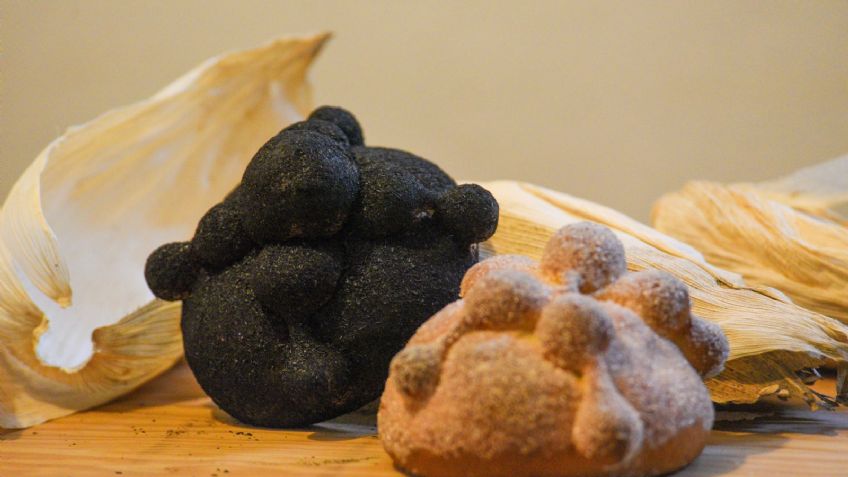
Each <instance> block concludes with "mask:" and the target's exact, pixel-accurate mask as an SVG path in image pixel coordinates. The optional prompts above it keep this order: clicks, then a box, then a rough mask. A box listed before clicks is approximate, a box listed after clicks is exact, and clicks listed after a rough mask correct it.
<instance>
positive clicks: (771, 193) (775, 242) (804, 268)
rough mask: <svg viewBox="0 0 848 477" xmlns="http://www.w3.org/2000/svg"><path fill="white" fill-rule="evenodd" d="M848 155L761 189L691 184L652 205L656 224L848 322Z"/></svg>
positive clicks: (722, 263)
mask: <svg viewBox="0 0 848 477" xmlns="http://www.w3.org/2000/svg"><path fill="white" fill-rule="evenodd" d="M846 201H848V156H845V157H842V158H839V159H836V160H834V161H830V162H826V163H824V164H821V165H819V166H815V167H811V168H806V169H801V170H799V171H798V172H796V173H794V174H792V175H790V176H787V177H785V178H783V179H778V180H776V181H772V182H767V183H762V184H746V183H742V184H719V183H715V182H703V181H699V182H690V183H688V184H686V186H685V187H684V188H683V189H682V190H680V191H678V192H673V193H669V194H666V195H664V196H663V197H661V198H660V200H659V201H657V203H656V204H655V206H654V210H653V223H654V226H655V227H656V228H657V229H658V230H661V231H663V232H666V233H668V234H670V235H672V236H674V237H677V238H678V239H680V240H682V241H684V242H686V243H689V244H691V245H693V246H695V247H697V248H698V250H700V251H701V252H703V254H704V256H705V257H706V258H707V260H708V261H709V262H710V263H713V264H715V265H716V266H719V267H722V268H725V269H728V270H732V271H734V272H737V273H739V274H741V275H742V276H743V277H745V280H747V281H748V282H750V283H755V284H760V285H766V286H771V287H775V288H777V289H779V290H781V291H783V292H784V293H786V294H787V295H788V296H789V297H790V298H791V299H792V300H793V301H794V302H795V303H797V304H799V305H801V306H803V307H805V308H809V309H811V310H814V311H817V312H819V313H821V314H824V315H827V316H830V317H833V318H836V319H838V320H840V321H842V322H843V323H846V324H848V227H846V226H845V225H846V224H845V223H844V222H843V221H842V219H841V218H840V217H839V215H838V214H837V213H836V212H835V211H834V210H832V209H831V207H833V206H836V205H839V204H840V203H843V202H846Z"/></svg>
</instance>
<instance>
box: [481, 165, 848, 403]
mask: <svg viewBox="0 0 848 477" xmlns="http://www.w3.org/2000/svg"><path fill="white" fill-rule="evenodd" d="M482 185H483V186H484V187H486V188H487V189H488V190H490V191H491V192H492V193H493V194H494V195H495V197H496V198H497V199H498V202H499V203H500V206H501V217H500V223H499V226H498V231H497V233H496V234H495V236H494V237H492V238H491V239H490V240H489V241H488V242H486V243H485V244H484V247H483V250H484V253H486V254H490V255H491V254H505V253H506V254H523V255H528V256H530V257H533V258H539V256H540V255H541V252H542V250H543V247H544V245H545V243H546V242H547V240H548V238H549V237H550V235H551V234H552V233H553V232H554V231H555V230H557V229H559V228H560V227H562V226H563V225H566V224H569V223H573V222H578V221H581V220H591V221H594V222H598V223H601V224H604V225H606V226H608V227H610V228H612V229H613V231H614V232H615V233H616V235H617V236H618V237H619V238H620V239H621V241H622V243H623V244H624V246H625V249H626V252H627V262H628V268H629V269H631V270H643V269H646V268H654V269H660V270H664V271H666V272H669V273H671V274H673V275H675V276H676V277H678V278H680V279H681V280H683V281H684V282H685V283H686V284H687V285H689V290H690V296H691V298H692V306H693V311H694V313H695V314H697V315H698V316H701V317H703V318H705V319H707V320H710V321H713V322H715V323H717V324H719V325H720V326H721V328H722V330H723V331H724V333H725V334H726V335H727V338H728V340H729V342H730V356H729V359H728V361H727V364H726V366H725V370H724V372H722V373H721V374H720V375H719V376H717V377H715V378H712V379H710V380H709V381H707V386H708V387H709V389H710V393H711V395H712V398H713V401H715V402H718V403H753V402H756V401H758V400H759V399H760V398H762V397H764V396H768V395H772V394H776V395H778V396H781V397H784V396H794V397H798V398H801V399H803V400H805V401H806V402H807V403H809V404H810V405H811V406H813V407H817V406H825V407H827V406H830V405H832V404H833V403H834V401H833V400H832V399H831V398H829V397H827V396H823V395H821V394H818V393H816V392H815V391H813V390H811V389H810V388H809V387H808V386H807V385H806V384H804V382H803V381H802V379H800V378H799V377H798V375H797V372H798V371H800V370H803V369H805V368H811V367H817V366H821V365H822V364H825V363H844V362H845V361H846V360H848V326H846V325H845V324H843V323H840V322H839V321H837V320H835V319H833V318H829V317H827V316H824V315H821V314H818V313H815V312H813V311H810V310H807V309H805V308H802V307H800V306H797V305H795V304H793V303H792V302H791V301H790V300H789V299H788V298H787V297H786V296H785V295H783V294H782V293H781V292H779V291H777V290H776V289H774V288H769V287H765V286H757V285H752V284H748V283H746V282H745V281H744V280H743V279H742V277H741V276H739V275H737V274H735V273H732V272H728V271H726V270H722V269H720V268H717V267H715V266H712V265H710V264H709V263H707V262H706V261H705V260H704V257H703V256H702V255H701V254H700V253H699V252H698V251H697V250H695V249H694V248H692V247H691V246H689V245H686V244H684V243H682V242H680V241H678V240H676V239H674V238H672V237H669V236H667V235H664V234H663V233H661V232H658V231H657V230H654V229H652V228H650V227H648V226H646V225H644V224H641V223H639V222H637V221H635V220H633V219H631V218H629V217H627V216H625V215H624V214H621V213H619V212H617V211H615V210H612V209H609V208H607V207H603V206H600V205H598V204H595V203H592V202H590V201H587V200H583V199H578V198H576V197H572V196H569V195H566V194H562V193H559V192H555V191H551V190H548V189H545V188H542V187H538V186H534V185H531V184H524V183H517V182H491V183H486V184H482ZM844 380H845V375H844V373H843V374H842V375H840V383H839V389H840V391H842V390H843V389H844Z"/></svg>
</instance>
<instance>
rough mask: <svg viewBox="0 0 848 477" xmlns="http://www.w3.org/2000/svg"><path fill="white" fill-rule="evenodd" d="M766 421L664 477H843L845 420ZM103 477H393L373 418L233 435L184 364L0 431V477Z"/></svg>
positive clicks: (777, 412)
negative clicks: (102, 402) (99, 399)
mask: <svg viewBox="0 0 848 477" xmlns="http://www.w3.org/2000/svg"><path fill="white" fill-rule="evenodd" d="M822 386H824V387H827V386H830V387H832V386H833V383H832V381H825V382H823V383H822ZM766 411H767V412H762V409H758V411H757V413H755V414H752V413H743V412H721V413H720V416H721V417H722V418H725V419H730V420H722V421H719V422H718V423H717V426H716V427H717V429H716V430H714V431H713V433H712V436H711V437H710V440H709V445H708V447H707V448H706V449H705V450H704V453H703V455H701V457H700V458H698V460H697V461H695V462H694V463H693V464H692V465H691V466H689V467H688V468H687V469H685V470H683V471H681V472H679V473H677V474H675V476H676V477H695V476H699V477H700V476H745V477H757V476H768V477H778V476H787V477H788V476H792V477H796V476H803V477H816V476H826V477H846V476H848V411H846V410H840V411H834V412H828V411H820V412H811V411H809V410H807V409H806V408H804V407H802V406H791V405H783V406H776V407H771V408H768V409H766ZM755 416H760V417H758V418H756V419H744V420H735V419H741V418H743V417H744V418H750V417H755ZM115 475H120V476H126V477H130V476H176V475H180V476H182V475H185V476H198V477H237V476H248V477H263V476H328V477H329V476H397V475H403V474H401V473H400V472H398V471H397V470H396V469H394V467H393V466H392V462H391V459H390V458H389V457H388V456H387V455H386V453H385V452H384V451H383V449H382V446H381V445H380V441H379V439H377V435H376V427H375V425H374V418H373V416H367V415H350V416H345V417H343V418H340V419H337V420H335V421H331V422H327V423H322V424H319V425H315V426H312V427H310V428H307V429H303V430H286V431H281V430H270V429H257V428H253V427H249V426H244V425H241V424H239V423H238V422H235V421H234V420H233V419H231V418H230V417H229V416H227V415H226V414H224V413H222V412H221V411H219V410H218V409H217V408H216V407H215V405H214V404H212V403H211V401H210V400H209V399H208V398H206V397H205V396H204V395H203V392H202V391H201V390H200V388H199V387H198V386H197V384H196V383H195V381H194V379H193V377H192V376H191V373H190V371H189V370H188V368H187V367H186V366H185V364H181V365H179V366H177V367H176V368H174V369H173V370H172V371H170V372H168V373H167V374H165V375H164V376H161V377H160V378H158V379H156V380H155V381H153V382H151V383H149V384H147V385H146V386H144V387H142V388H141V389H139V390H138V391H136V392H135V393H133V394H131V395H129V396H127V397H125V398H123V399H121V400H119V401H116V402H113V403H111V404H109V405H106V406H102V407H100V408H97V409H95V410H92V411H88V412H83V413H79V414H76V415H72V416H69V417H65V418H62V419H58V420H56V421H52V422H48V423H46V424H42V425H40V426H36V427H34V428H31V429H25V430H19V431H12V430H0V477H20V476H49V477H62V476H115Z"/></svg>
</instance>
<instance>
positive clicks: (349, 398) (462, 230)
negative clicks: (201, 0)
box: [145, 107, 498, 427]
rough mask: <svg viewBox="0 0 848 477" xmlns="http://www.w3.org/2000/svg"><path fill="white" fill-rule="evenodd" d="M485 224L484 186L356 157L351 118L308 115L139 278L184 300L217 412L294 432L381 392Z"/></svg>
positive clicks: (391, 157)
mask: <svg viewBox="0 0 848 477" xmlns="http://www.w3.org/2000/svg"><path fill="white" fill-rule="evenodd" d="M178 206H179V204H175V207H178ZM497 220H498V205H497V202H495V200H494V198H493V197H492V195H491V194H489V192H487V191H486V190H485V189H483V188H482V187H479V186H476V185H471V184H469V185H457V184H456V183H455V182H454V181H453V179H451V178H450V177H449V176H448V175H447V174H445V173H444V172H443V171H442V170H441V169H439V168H438V167H437V166H436V165H434V164H432V163H430V162H428V161H426V160H424V159H422V158H420V157H417V156H415V155H412V154H409V153H407V152H404V151H400V150H396V149H388V148H380V147H368V146H365V145H364V144H363V137H362V129H361V128H360V126H359V123H358V122H357V120H356V119H355V118H354V117H353V115H351V114H350V113H349V112H347V111H345V110H343V109H340V108H334V107H322V108H318V109H317V110H315V111H314V112H313V113H312V115H311V116H310V117H309V119H307V120H306V121H303V122H299V123H296V124H294V125H292V126H289V127H288V128H286V129H284V130H283V131H281V132H280V133H279V134H278V135H276V136H275V137H273V138H271V139H270V140H269V141H268V142H267V143H266V144H265V145H263V146H262V148H261V149H259V152H257V153H256V155H255V156H254V157H253V159H252V160H251V161H250V164H249V165H248V166H247V169H246V170H245V172H244V176H243V178H242V181H241V184H240V185H239V186H238V187H237V188H236V189H235V190H234V191H233V193H232V194H230V196H229V197H227V198H226V199H224V200H223V201H222V202H221V203H220V204H218V205H215V206H214V207H212V208H211V209H210V210H209V212H207V213H206V215H205V216H204V217H203V218H202V219H200V223H199V225H198V227H197V232H196V234H195V236H194V238H193V239H192V240H191V241H190V242H181V243H172V244H167V245H164V246H162V247H160V248H159V249H157V250H156V251H155V252H153V254H152V255H151V256H150V257H149V259H148V261H147V267H146V270H145V276H146V278H147V283H148V285H149V286H150V288H151V290H152V291H153V293H154V294H155V295H156V296H158V297H159V298H162V299H165V300H183V309H182V322H181V323H182V331H183V343H184V345H185V355H186V360H187V361H188V364H189V366H190V367H191V369H192V371H193V372H194V375H195V377H196V378H197V380H198V382H199V383H200V385H201V387H203V390H204V391H206V393H207V394H209V396H210V397H211V398H212V399H213V400H214V401H215V403H217V404H218V405H219V406H220V407H221V408H222V409H224V410H225V411H227V412H228V413H230V414H231V415H232V416H234V417H235V418H237V419H239V420H240V421H242V422H245V423H248V424H254V425H259V426H268V427H289V426H301V425H306V424H311V423H314V422H319V421H323V420H326V419H331V418H333V417H336V416H338V415H341V414H344V413H347V412H350V411H353V410H355V409H357V408H358V407H360V406H362V405H364V404H367V403H368V402H370V401H373V400H374V399H377V398H378V397H379V396H380V392H381V391H382V389H383V385H384V384H385V382H386V376H387V375H388V370H389V362H390V361H391V359H392V356H394V355H395V353H397V352H398V351H400V349H401V348H402V347H403V345H404V344H405V343H406V341H407V340H408V339H409V337H410V336H411V335H412V333H414V332H415V329H416V328H418V326H419V325H420V324H421V323H423V322H424V320H426V319H427V318H429V317H430V316H431V315H432V314H433V313H435V312H436V311H438V310H439V309H440V308H442V307H444V306H445V305H447V304H448V303H450V302H451V301H453V300H455V299H456V298H457V297H458V296H459V285H460V282H461V280H462V277H463V275H464V274H465V272H466V270H468V268H469V267H471V266H472V265H473V264H475V263H476V262H477V245H476V244H477V242H480V241H483V240H485V239H487V238H488V237H490V236H491V235H492V234H493V233H494V231H495V227H496V226H497Z"/></svg>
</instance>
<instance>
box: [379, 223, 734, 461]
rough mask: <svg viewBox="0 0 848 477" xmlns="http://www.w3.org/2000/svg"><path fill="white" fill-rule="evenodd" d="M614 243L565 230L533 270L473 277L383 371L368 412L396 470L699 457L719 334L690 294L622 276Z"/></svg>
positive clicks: (519, 265)
mask: <svg viewBox="0 0 848 477" xmlns="http://www.w3.org/2000/svg"><path fill="white" fill-rule="evenodd" d="M624 259H625V257H624V250H623V247H622V245H621V243H620V242H619V241H618V239H616V238H615V236H614V235H613V234H612V232H611V231H609V230H608V229H606V228H605V227H602V226H600V225H597V224H593V223H589V222H583V223H578V224H574V225H570V226H567V227H564V228H563V229H561V230H560V231H559V232H558V233H557V234H555V235H554V237H552V238H551V240H550V241H549V243H548V246H547V248H546V250H545V253H544V256H543V257H542V259H541V261H540V262H539V263H536V262H534V261H533V260H530V259H528V258H526V257H520V256H498V257H494V258H491V259H489V260H486V261H484V262H481V263H479V264H477V265H475V266H474V267H473V268H471V269H470V270H469V271H468V273H467V274H466V276H465V278H464V280H463V283H462V296H463V298H462V299H460V300H458V301H456V302H454V303H452V304H450V305H448V306H447V307H445V308H444V309H443V310H442V311H440V312H439V313H437V314H436V315H435V316H433V317H432V318H431V319H430V320H428V321H427V322H426V323H424V324H423V325H422V326H421V327H420V328H419V329H418V331H417V332H416V334H415V335H414V336H413V338H412V339H411V340H410V342H409V343H408V344H407V346H406V348H404V349H403V351H401V352H400V353H399V354H398V355H397V356H395V358H394V360H393V361H392V365H391V371H390V374H389V379H388V381H387V383H386V389H385V391H384V394H383V398H382V401H381V405H380V411H379V415H378V420H379V430H380V437H381V439H382V441H383V444H384V446H385V448H386V450H387V451H388V453H389V454H390V455H391V456H392V458H393V459H394V460H395V462H396V463H397V464H398V465H399V466H400V467H402V468H404V469H406V470H408V471H410V472H412V473H414V474H417V475H422V476H427V477H441V476H510V477H520V476H531V475H532V476H605V475H626V476H648V475H659V474H664V473H667V472H671V471H673V470H676V469H679V468H681V467H683V466H685V465H687V464H688V463H690V462H691V461H692V460H694V459H695V458H696V457H697V456H698V454H700V452H701V450H702V449H703V447H704V444H705V441H706V437H707V435H708V433H709V430H710V428H711V427H712V423H713V407H712V403H711V401H710V397H709V394H708V392H707V390H706V388H705V387H704V385H703V383H702V379H703V378H704V377H706V376H712V375H715V374H717V373H718V372H719V371H720V370H721V369H722V366H723V364H724V361H725V359H726V357H727V353H728V344H727V340H726V339H725V337H724V335H723V334H722V333H721V330H720V329H719V328H718V327H717V326H715V325H712V324H711V323H709V322H706V321H704V320H702V319H700V318H698V317H696V316H693V315H692V313H691V311H690V308H689V296H688V292H687V289H686V286H685V285H684V284H683V283H682V282H680V281H679V280H677V279H675V278H674V277H672V276H670V275H667V274H665V273H662V272H657V271H644V272H637V273H628V272H627V270H626V264H625V260H624Z"/></svg>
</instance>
